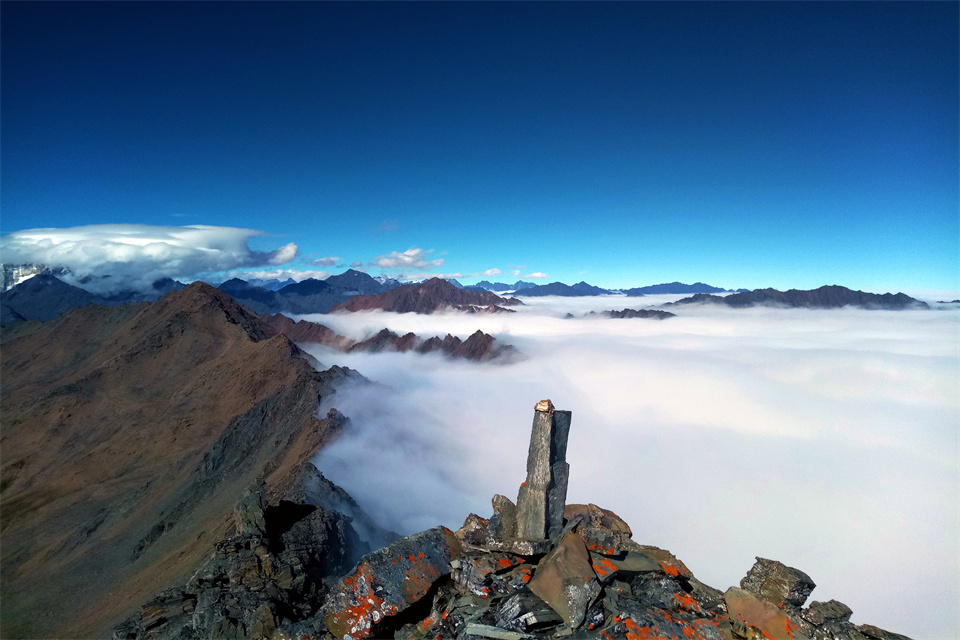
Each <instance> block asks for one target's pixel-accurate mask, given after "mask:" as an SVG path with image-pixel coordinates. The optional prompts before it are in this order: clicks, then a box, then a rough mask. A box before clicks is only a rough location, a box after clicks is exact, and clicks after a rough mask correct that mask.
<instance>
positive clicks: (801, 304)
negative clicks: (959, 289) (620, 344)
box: [664, 285, 930, 310]
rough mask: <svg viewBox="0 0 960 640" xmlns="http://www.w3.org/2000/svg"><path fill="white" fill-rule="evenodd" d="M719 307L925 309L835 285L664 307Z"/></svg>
mask: <svg viewBox="0 0 960 640" xmlns="http://www.w3.org/2000/svg"><path fill="white" fill-rule="evenodd" d="M704 303H707V304H722V305H726V306H728V307H733V308H735V309H742V308H745V307H754V306H759V305H765V306H779V307H793V308H804V309H838V308H840V307H847V306H850V307H860V308H863V309H891V310H902V309H929V308H930V305H928V304H927V303H926V302H922V301H920V300H917V299H916V298H911V297H910V296H908V295H906V294H905V293H897V294H892V293H884V294H876V293H867V292H864V291H854V290H852V289H848V288H846V287H841V286H838V285H827V286H823V287H820V288H818V289H809V290H797V289H790V290H789V291H778V290H776V289H756V290H754V291H747V292H744V293H734V294H731V295H729V296H714V295H709V294H697V295H694V296H691V297H689V298H683V299H682V300H677V301H676V302H673V303H670V304H666V305H664V306H678V305H687V304H704Z"/></svg>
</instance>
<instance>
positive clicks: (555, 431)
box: [517, 400, 571, 540]
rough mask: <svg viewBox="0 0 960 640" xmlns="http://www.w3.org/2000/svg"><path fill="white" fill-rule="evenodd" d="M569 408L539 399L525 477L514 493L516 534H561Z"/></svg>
mask: <svg viewBox="0 0 960 640" xmlns="http://www.w3.org/2000/svg"><path fill="white" fill-rule="evenodd" d="M570 419H571V414H570V412H569V411H555V410H554V408H553V403H552V402H550V401H549V400H541V401H540V402H538V403H537V406H536V407H535V411H534V414H533V431H532V432H531V434H530V450H529V452H528V453H527V480H526V482H524V483H523V484H522V485H520V494H519V496H517V537H518V538H521V539H526V540H543V539H546V538H552V537H555V536H557V535H559V534H560V532H561V530H562V529H563V508H564V506H565V504H566V500H567V479H568V478H569V475H570V465H568V464H567V462H566V457H567V437H568V436H569V434H570Z"/></svg>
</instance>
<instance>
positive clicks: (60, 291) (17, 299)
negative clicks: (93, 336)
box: [0, 273, 120, 324]
mask: <svg viewBox="0 0 960 640" xmlns="http://www.w3.org/2000/svg"><path fill="white" fill-rule="evenodd" d="M0 303H2V304H3V306H4V308H5V309H9V310H10V311H11V312H13V313H12V314H10V315H9V316H8V315H7V312H5V313H4V316H5V317H4V319H3V320H2V321H0V324H9V323H10V322H13V321H16V320H17V319H18V318H22V319H24V320H43V321H44V322H46V321H47V320H53V319H54V318H56V317H57V316H59V315H60V314H61V313H63V312H64V311H67V310H68V309H72V308H74V307H82V306H83V305H87V304H101V305H115V304H120V303H119V302H114V301H110V300H107V299H106V298H103V297H101V296H98V295H96V294H94V293H90V292H89V291H87V290H85V289H81V288H80V287H75V286H73V285H71V284H67V283H66V282H64V281H62V280H60V279H59V278H57V277H56V276H53V275H50V274H47V273H41V274H38V275H35V276H33V277H32V278H29V279H28V280H24V281H23V282H21V283H20V284H18V285H16V286H14V287H11V288H10V289H8V290H6V291H4V292H3V293H0Z"/></svg>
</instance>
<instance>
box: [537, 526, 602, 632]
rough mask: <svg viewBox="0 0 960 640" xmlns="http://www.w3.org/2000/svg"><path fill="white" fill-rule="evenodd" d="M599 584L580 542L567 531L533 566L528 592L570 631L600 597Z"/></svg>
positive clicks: (578, 624)
mask: <svg viewBox="0 0 960 640" xmlns="http://www.w3.org/2000/svg"><path fill="white" fill-rule="evenodd" d="M600 589H601V587H600V582H599V581H598V580H597V576H596V574H595V573H594V572H593V566H592V565H591V564H590V555H589V553H588V552H587V548H586V547H585V546H584V544H583V540H581V539H580V536H579V535H577V534H576V533H575V532H573V531H571V532H569V533H568V534H567V535H566V536H564V537H563V539H561V540H560V543H559V544H558V545H557V546H556V547H555V548H554V549H553V550H552V551H551V552H550V553H548V554H547V555H546V556H544V558H543V559H542V560H541V561H540V564H538V565H537V570H536V572H535V573H534V575H533V579H532V580H530V590H531V591H532V592H533V593H534V594H536V595H537V596H538V597H539V598H540V599H542V600H543V601H544V602H546V603H547V604H549V605H550V606H551V607H552V608H553V610H554V611H556V612H557V613H558V614H560V616H561V617H562V618H563V620H564V622H566V623H567V624H569V625H570V626H571V627H573V628H574V629H575V628H577V627H579V626H580V624H581V623H582V622H583V620H584V617H585V616H586V613H587V609H588V608H589V607H590V605H591V604H592V603H593V601H594V600H595V599H596V597H597V596H598V595H599V594H600Z"/></svg>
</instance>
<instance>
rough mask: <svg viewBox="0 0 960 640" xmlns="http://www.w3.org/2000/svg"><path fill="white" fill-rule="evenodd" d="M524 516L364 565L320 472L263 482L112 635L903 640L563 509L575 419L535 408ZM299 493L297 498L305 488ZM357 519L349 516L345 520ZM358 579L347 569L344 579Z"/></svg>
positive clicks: (384, 552)
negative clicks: (181, 576) (735, 580)
mask: <svg viewBox="0 0 960 640" xmlns="http://www.w3.org/2000/svg"><path fill="white" fill-rule="evenodd" d="M534 415H535V418H534V429H533V433H532V435H531V444H530V455H529V457H528V462H527V480H526V481H525V482H524V483H523V484H522V485H521V487H520V492H519V496H518V500H517V503H516V504H515V503H514V502H513V501H511V500H510V499H508V498H506V497H505V496H501V495H497V496H494V498H493V514H492V515H491V516H490V517H489V518H481V517H479V516H477V515H475V514H470V515H469V516H468V517H467V519H466V521H465V522H464V525H463V527H461V528H460V529H459V530H458V531H455V532H454V531H451V530H449V529H447V528H444V527H436V528H434V529H430V530H427V531H424V532H421V533H418V534H415V535H413V536H409V537H407V538H403V539H400V540H397V541H395V542H392V543H391V544H388V545H386V546H384V547H382V548H380V549H378V550H376V551H374V552H372V553H367V554H366V555H364V556H363V557H361V558H359V561H358V562H357V563H356V564H353V565H351V558H352V557H353V556H354V555H355V554H356V553H358V552H359V551H361V550H362V549H363V547H364V543H363V542H361V541H360V537H359V536H358V535H356V532H355V529H354V525H356V524H357V523H361V524H362V522H363V519H364V518H365V516H363V515H362V513H360V512H358V511H357V512H356V513H357V514H358V515H355V517H354V519H353V520H351V519H350V518H348V517H345V516H343V515H342V514H340V513H337V512H336V508H335V507H336V505H337V504H344V503H347V504H349V503H352V501H350V500H349V498H348V497H346V495H345V493H344V492H343V491H342V489H339V488H338V487H336V486H335V485H332V483H329V482H328V481H327V480H326V479H325V478H323V476H322V475H321V474H319V473H318V472H316V471H312V472H310V473H305V474H304V476H303V477H302V478H301V480H302V484H301V485H300V488H299V489H298V488H295V489H293V490H291V491H290V492H288V494H287V495H286V496H285V498H284V499H283V500H281V501H280V502H279V504H276V505H270V504H269V503H268V501H267V499H266V498H265V496H266V495H268V493H269V492H268V491H267V490H266V488H265V486H264V484H263V483H262V482H260V483H256V484H255V485H254V486H253V487H252V488H251V489H250V490H249V491H248V492H247V493H246V494H245V495H244V497H243V498H242V499H241V501H240V503H239V504H238V507H237V510H236V533H235V534H234V535H233V536H232V537H230V538H229V539H227V540H225V541H224V542H222V543H220V544H219V545H218V546H217V550H216V552H215V553H214V555H213V556H212V557H211V558H209V559H208V561H207V562H206V563H205V564H204V565H203V567H201V569H200V570H199V571H198V572H197V573H196V574H195V575H194V576H193V577H192V578H190V580H189V581H188V582H187V583H186V584H185V585H184V586H183V587H182V588H177V589H171V590H168V591H166V592H164V593H161V594H160V595H159V596H158V597H157V598H155V599H153V600H151V601H150V602H148V603H147V604H146V605H144V606H143V607H142V609H141V610H140V612H139V613H138V614H137V615H135V616H133V617H132V618H130V619H129V620H127V621H126V622H125V623H123V624H122V625H120V626H118V627H117V628H116V630H115V632H114V638H115V639H128V640H134V639H136V640H140V639H147V638H150V639H155V640H162V639H167V638H171V639H172V638H184V639H185V638H201V637H202V638H254V639H266V638H271V639H276V640H281V639H288V638H300V639H301V640H303V639H305V638H321V637H322V638H337V639H338V640H347V639H353V640H357V639H361V638H395V639H399V640H412V639H414V638H435V639H438V640H439V639H443V638H456V639H458V640H480V639H483V638H491V639H500V640H523V639H526V638H571V639H578V638H579V639H586V638H606V639H609V640H613V639H618V638H624V639H626V640H641V639H651V638H662V639H675V640H681V639H693V640H696V639H702V640H721V639H723V640H734V639H738V640H753V639H755V638H756V639H760V638H767V639H772V640H827V639H828V638H829V639H833V640H905V636H902V635H899V634H896V633H891V632H888V631H885V630H882V629H879V628H877V627H873V626H870V625H854V624H852V623H851V622H850V617H851V613H852V612H851V610H850V608H849V607H847V606H846V605H844V604H843V603H840V602H837V601H834V600H831V601H829V602H817V601H814V602H811V603H809V604H807V600H808V598H809V596H810V593H811V592H812V591H813V589H814V587H815V584H814V582H813V580H812V579H811V578H810V577H809V576H808V575H807V574H805V573H804V572H802V571H800V570H798V569H794V568H791V567H787V566H785V565H783V564H782V563H780V562H777V561H774V560H768V559H764V558H758V559H757V562H756V564H755V565H754V566H753V568H752V569H750V571H749V572H748V573H747V575H746V576H745V577H744V579H743V580H741V582H740V586H739V587H731V588H729V589H727V590H726V591H719V590H717V589H714V588H712V587H709V586H707V585H705V584H703V583H702V582H700V581H699V580H697V579H696V577H695V576H694V575H693V573H692V572H691V571H690V569H689V568H687V566H686V565H684V563H683V562H682V561H680V560H679V559H677V558H676V557H675V556H674V555H673V554H671V553H670V552H669V551H666V550H664V549H660V548H657V547H653V546H649V545H643V544H639V543H637V542H635V541H634V540H633V539H632V531H631V529H630V526H629V525H628V524H627V523H626V522H624V521H623V520H622V519H621V518H619V517H618V516H617V515H616V514H615V513H613V512H612V511H609V510H606V509H603V508H600V507H598V506H596V505H592V504H589V505H565V504H564V501H565V496H566V483H567V477H568V472H569V466H568V465H567V464H566V462H565V459H564V457H565V451H566V440H567V432H568V430H569V427H570V413H569V412H562V411H554V409H553V406H552V404H550V403H549V401H544V402H541V403H539V404H538V405H537V411H536V412H535V414H534ZM304 487H306V488H304ZM355 506H356V505H355V504H353V507H355ZM348 566H350V567H351V568H350V569H349V570H348V571H344V569H345V568H346V567H348Z"/></svg>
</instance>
